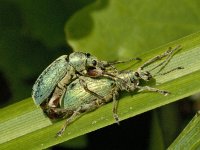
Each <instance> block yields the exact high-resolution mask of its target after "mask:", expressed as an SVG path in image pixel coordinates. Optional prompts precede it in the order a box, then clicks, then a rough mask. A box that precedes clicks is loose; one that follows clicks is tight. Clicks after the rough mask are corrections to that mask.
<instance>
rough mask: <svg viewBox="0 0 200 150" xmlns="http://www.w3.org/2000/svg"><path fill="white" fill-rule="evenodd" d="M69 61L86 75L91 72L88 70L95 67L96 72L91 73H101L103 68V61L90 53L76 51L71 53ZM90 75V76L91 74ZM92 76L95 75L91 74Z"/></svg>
mask: <svg viewBox="0 0 200 150" xmlns="http://www.w3.org/2000/svg"><path fill="white" fill-rule="evenodd" d="M69 63H70V65H71V66H72V67H74V68H75V70H76V71H77V72H79V73H80V74H82V75H86V74H88V73H90V72H88V70H94V69H95V70H96V71H95V73H94V72H93V71H92V72H91V73H94V74H95V75H98V74H101V71H102V69H103V68H102V66H103V65H102V64H101V62H100V61H99V60H98V59H97V58H96V57H95V56H93V55H91V54H89V53H83V52H74V53H72V54H70V55H69ZM88 75H89V76H90V74H88ZM91 76H93V75H92V74H91Z"/></svg>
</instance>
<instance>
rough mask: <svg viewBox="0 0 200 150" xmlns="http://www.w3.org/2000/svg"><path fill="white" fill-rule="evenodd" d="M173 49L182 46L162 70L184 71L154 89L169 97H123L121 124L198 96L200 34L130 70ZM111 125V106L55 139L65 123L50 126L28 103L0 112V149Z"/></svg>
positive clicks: (43, 143) (35, 145)
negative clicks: (157, 108)
mask: <svg viewBox="0 0 200 150" xmlns="http://www.w3.org/2000/svg"><path fill="white" fill-rule="evenodd" d="M175 45H182V47H183V48H182V50H181V51H179V52H177V53H176V54H175V55H174V57H173V58H172V59H171V61H170V62H169V63H168V65H167V66H166V68H165V69H164V70H168V69H171V68H174V67H177V66H183V67H184V68H185V69H183V70H178V71H175V72H172V73H170V74H168V75H165V76H160V77H159V76H158V77H157V78H156V80H157V82H156V83H157V85H156V87H157V88H160V89H165V90H168V91H170V92H171V94H170V95H169V96H163V95H160V94H157V93H150V92H143V93H140V94H131V93H125V94H123V96H121V98H120V102H119V108H118V114H119V117H120V119H121V120H124V119H127V118H130V117H133V116H135V115H138V114H141V113H143V112H145V111H148V110H151V109H154V108H156V107H160V106H162V105H166V104H168V103H171V102H174V101H177V100H179V99H181V98H184V97H187V96H190V95H192V94H195V93H197V92H200V59H199V57H200V33H196V34H193V35H190V36H188V37H185V38H183V39H180V40H178V41H175V42H172V43H169V44H167V45H165V46H162V47H160V48H158V49H154V50H152V51H150V52H149V53H147V54H145V55H143V56H140V57H141V58H142V60H143V61H142V62H140V63H139V64H136V65H135V66H134V67H132V68H133V69H136V68H137V67H138V66H139V65H141V64H142V63H143V62H144V61H146V60H147V59H149V58H152V57H153V56H156V55H158V54H160V53H162V52H163V51H165V50H166V49H167V48H168V47H169V46H173V47H174V46H175ZM164 70H163V71H164ZM158 84H159V85H158ZM114 122H115V121H114V119H113V117H112V104H111V103H110V104H107V105H105V106H103V107H101V108H99V109H98V110H96V111H94V112H91V113H88V114H86V115H84V116H83V117H81V118H80V119H78V120H77V121H75V122H73V123H72V124H71V125H69V126H68V128H67V129H66V131H65V133H64V135H63V136H62V137H60V138H55V134H56V133H57V131H58V130H59V129H60V127H61V126H62V124H63V123H64V121H58V122H55V123H52V122H51V121H50V120H49V119H48V118H45V116H44V115H43V113H42V110H41V109H40V108H36V106H35V105H34V103H33V101H32V100H31V99H27V100H24V101H21V102H19V103H16V104H13V105H11V106H9V107H6V108H3V109H1V110H0V133H1V136H0V144H1V145H0V149H15V148H16V147H18V148H19V149H28V148H30V147H31V148H32V149H44V148H47V147H50V146H52V145H55V144H58V143H61V142H63V141H67V140H69V139H72V138H74V137H77V136H80V135H83V134H86V133H88V132H91V131H94V130H97V129H99V128H102V127H104V126H107V125H110V124H113V123H114Z"/></svg>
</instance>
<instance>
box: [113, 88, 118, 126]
mask: <svg viewBox="0 0 200 150" xmlns="http://www.w3.org/2000/svg"><path fill="white" fill-rule="evenodd" d="M112 95H113V109H112V111H113V118H114V119H115V121H116V123H117V124H118V125H119V116H118V114H117V106H118V100H117V96H118V92H117V90H116V88H114V89H113V94H112Z"/></svg>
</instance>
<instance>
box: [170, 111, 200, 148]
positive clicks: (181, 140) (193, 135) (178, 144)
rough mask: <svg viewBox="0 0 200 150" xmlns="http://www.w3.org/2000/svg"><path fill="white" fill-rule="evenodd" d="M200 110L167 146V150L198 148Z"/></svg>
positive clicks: (199, 146) (199, 141) (199, 139)
mask: <svg viewBox="0 0 200 150" xmlns="http://www.w3.org/2000/svg"><path fill="white" fill-rule="evenodd" d="M199 127H200V111H199V112H198V113H197V114H196V115H195V116H194V118H193V119H192V120H191V121H190V123H189V124H188V125H187V126H186V127H185V129H184V130H183V131H182V132H181V133H180V135H179V136H178V137H177V139H176V140H175V141H174V142H173V143H172V144H171V145H170V146H169V148H168V149H169V150H171V149H173V150H179V149H194V150H197V149H200V128H199Z"/></svg>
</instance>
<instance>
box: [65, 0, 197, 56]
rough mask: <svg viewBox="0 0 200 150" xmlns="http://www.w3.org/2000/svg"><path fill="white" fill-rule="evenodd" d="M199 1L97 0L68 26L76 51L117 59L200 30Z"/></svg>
mask: <svg viewBox="0 0 200 150" xmlns="http://www.w3.org/2000/svg"><path fill="white" fill-rule="evenodd" d="M199 4H200V1H198V0H192V1H189V0H184V1H183V0H176V1H174V0H167V1H163V0H156V1H149V0H117V1H116V0H97V1H95V2H94V3H92V4H91V5H89V6H88V7H85V8H84V9H82V10H80V11H79V12H77V13H76V14H75V15H74V16H73V17H72V18H71V19H70V20H69V21H68V22H67V25H66V28H65V31H66V34H67V41H68V43H69V44H70V45H71V46H72V47H73V49H74V50H75V51H76V50H77V51H80V50H81V51H87V52H88V51H89V52H92V53H93V54H95V55H96V56H98V57H100V58H103V59H106V60H108V59H109V60H115V59H123V58H129V57H130V56H135V55H138V53H139V54H140V53H145V51H147V50H150V49H153V48H155V47H158V46H160V45H163V44H165V43H168V42H170V41H173V40H176V39H178V38H180V37H183V36H186V35H188V34H191V33H193V32H197V31H198V30H200V26H199V23H200V15H199Z"/></svg>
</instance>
